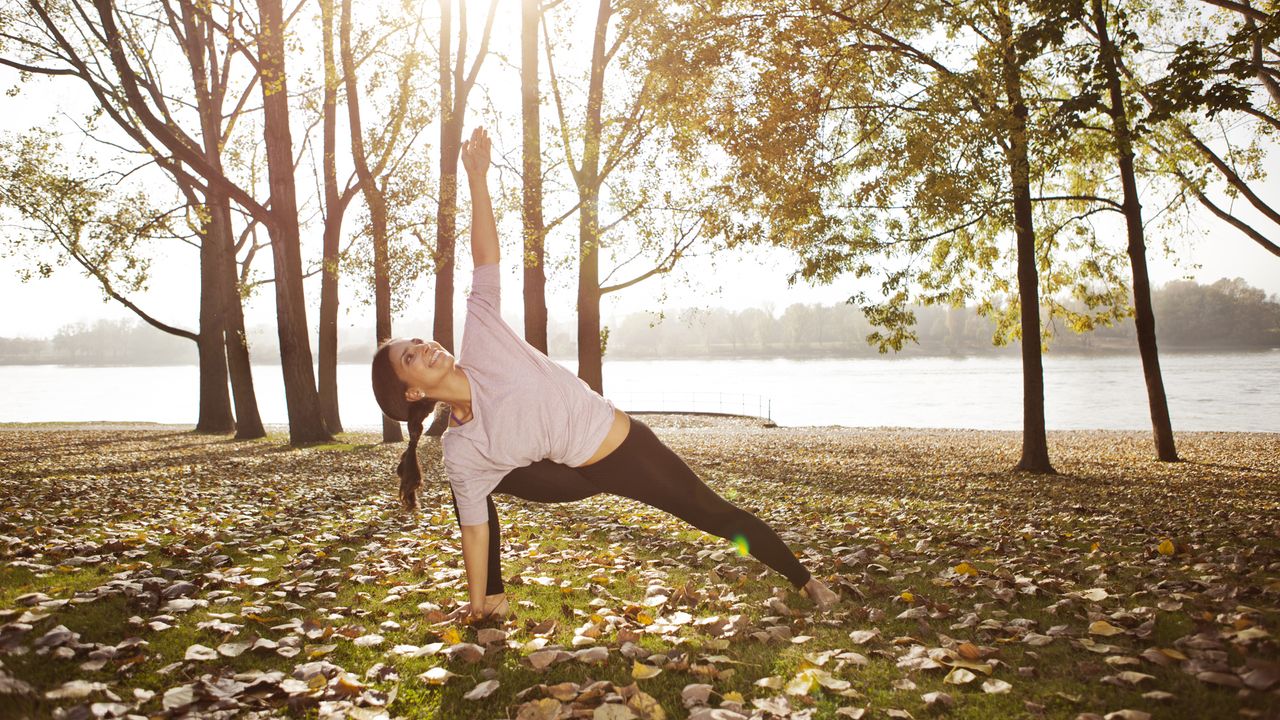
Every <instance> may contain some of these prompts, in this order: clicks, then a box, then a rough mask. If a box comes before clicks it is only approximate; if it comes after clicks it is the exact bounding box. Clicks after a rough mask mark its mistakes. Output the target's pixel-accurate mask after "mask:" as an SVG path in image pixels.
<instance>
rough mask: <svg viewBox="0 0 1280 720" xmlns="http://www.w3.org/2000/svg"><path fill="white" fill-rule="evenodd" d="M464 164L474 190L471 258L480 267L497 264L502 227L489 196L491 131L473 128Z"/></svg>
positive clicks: (464, 154) (469, 182) (468, 181)
mask: <svg viewBox="0 0 1280 720" xmlns="http://www.w3.org/2000/svg"><path fill="white" fill-rule="evenodd" d="M462 166H463V167H465V168H466V169H467V185H468V186H469V187H470V189H471V259H472V261H473V262H474V263H475V265H476V266H477V267H479V266H480V265H488V264H490V263H496V262H498V256H499V250H498V228H497V227H496V226H495V225H494V222H493V202H492V201H491V200H490V199H489V178H488V173H489V133H487V132H485V131H484V129H483V128H476V129H475V130H473V131H471V139H470V140H466V141H464V142H463V143H462Z"/></svg>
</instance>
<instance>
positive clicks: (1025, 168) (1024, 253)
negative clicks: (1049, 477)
mask: <svg viewBox="0 0 1280 720" xmlns="http://www.w3.org/2000/svg"><path fill="white" fill-rule="evenodd" d="M999 20H1000V31H1001V40H1002V41H1003V45H1004V47H1003V52H1002V56H1001V76H1002V80H1003V84H1004V90H1005V95H1006V99H1007V101H1008V103H1009V111H1010V117H1009V123H1010V126H1009V135H1008V158H1009V172H1010V179H1011V181H1012V190H1013V212H1014V224H1015V235H1016V237H1017V253H1018V302H1019V306H1020V307H1019V309H1020V315H1021V317H1020V321H1021V330H1022V457H1021V459H1019V460H1018V464H1017V465H1016V466H1015V468H1014V469H1016V470H1026V471H1029V472H1035V473H1053V472H1055V471H1054V469H1053V465H1052V464H1050V462H1049V442H1048V437H1047V436H1046V434H1045V423H1044V365H1043V363H1042V358H1041V352H1042V348H1041V343H1040V285H1039V283H1040V279H1039V273H1038V272H1037V269H1036V234H1035V225H1034V221H1033V219H1032V210H1031V164H1030V160H1029V158H1028V153H1027V105H1026V102H1025V100H1024V99H1023V96H1022V68H1021V65H1020V61H1019V59H1018V56H1017V51H1016V48H1015V47H1014V44H1013V38H1012V27H1011V26H1012V21H1011V20H1010V19H1009V16H1008V14H1007V13H1006V12H1005V11H1004V9H1003V8H1002V9H1001V16H1000V18H999Z"/></svg>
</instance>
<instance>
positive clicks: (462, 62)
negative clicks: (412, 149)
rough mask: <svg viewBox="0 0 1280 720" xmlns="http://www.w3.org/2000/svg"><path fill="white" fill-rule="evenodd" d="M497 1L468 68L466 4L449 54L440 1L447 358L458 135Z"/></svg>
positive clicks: (449, 24) (440, 246) (439, 283)
mask: <svg viewBox="0 0 1280 720" xmlns="http://www.w3.org/2000/svg"><path fill="white" fill-rule="evenodd" d="M497 10H498V0H491V1H490V3H489V12H488V15H487V16H486V17H485V23H484V31H483V32H482V33H481V36H480V47H479V49H477V50H476V55H475V57H474V58H472V60H471V67H470V69H468V68H467V61H466V56H467V3H466V2H464V1H463V0H458V49H457V53H456V54H455V53H453V51H452V48H453V42H454V40H453V0H440V74H439V83H440V186H439V189H438V192H439V196H438V197H439V203H438V205H437V209H436V245H435V252H434V257H433V259H434V263H433V265H434V267H435V273H436V279H435V295H436V297H435V320H434V328H433V335H432V337H433V339H434V340H435V341H436V342H438V343H440V344H441V345H443V346H444V347H445V349H446V350H448V351H449V352H454V345H453V293H454V283H453V261H454V255H455V249H454V248H455V244H456V241H457V237H458V153H459V152H460V151H461V149H462V129H463V123H464V122H465V120H466V111H467V98H468V97H469V96H470V95H471V89H472V88H473V87H475V84H476V77H477V76H478V75H479V74H480V67H481V66H482V65H483V64H484V61H485V58H486V57H487V56H488V54H489V37H490V34H491V33H492V31H493V18H494V15H495V13H496V12H497ZM447 425H448V416H447V415H444V414H440V415H437V416H436V418H435V420H434V421H433V422H432V423H431V427H429V428H428V429H427V434H428V435H433V436H438V435H441V434H443V433H444V430H445V427H446V426H447Z"/></svg>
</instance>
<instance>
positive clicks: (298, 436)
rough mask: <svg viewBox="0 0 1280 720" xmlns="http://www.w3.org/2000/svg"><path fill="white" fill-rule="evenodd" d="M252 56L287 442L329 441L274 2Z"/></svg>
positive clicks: (263, 6) (264, 1)
mask: <svg viewBox="0 0 1280 720" xmlns="http://www.w3.org/2000/svg"><path fill="white" fill-rule="evenodd" d="M258 11H259V16H260V23H259V28H260V29H259V35H258V57H259V65H260V70H259V72H261V74H262V79H261V85H262V101H263V124H264V138H263V139H264V145H265V146H266V153H267V175H268V179H269V184H270V187H271V220H272V223H271V227H270V228H269V229H270V232H271V258H272V261H273V263H274V268H275V283H274V285H275V291H276V326H277V331H278V334H279V337H280V370H281V372H282V373H283V375H284V394H285V405H286V407H287V409H288V414H289V441H290V443H292V444H294V445H298V444H302V443H310V442H321V441H325V440H331V439H332V436H331V435H330V434H329V432H328V430H326V429H325V425H324V416H323V414H322V413H321V410H320V398H319V396H318V394H317V393H316V380H315V371H314V369H313V368H312V364H311V363H312V360H311V346H310V344H309V342H308V338H307V335H308V333H307V308H306V302H305V297H304V295H303V291H302V251H301V248H300V238H299V228H298V201H297V196H296V188H295V185H294V177H293V138H292V134H291V133H290V130H289V93H288V83H287V82H286V75H285V62H284V58H285V55H284V52H285V51H284V17H283V11H282V9H281V6H280V0H259V3H258Z"/></svg>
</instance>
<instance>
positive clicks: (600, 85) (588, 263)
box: [577, 0, 613, 393]
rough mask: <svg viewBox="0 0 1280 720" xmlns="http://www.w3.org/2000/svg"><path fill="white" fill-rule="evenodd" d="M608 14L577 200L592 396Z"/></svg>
mask: <svg viewBox="0 0 1280 720" xmlns="http://www.w3.org/2000/svg"><path fill="white" fill-rule="evenodd" d="M612 13H613V8H612V4H611V2H610V0H600V6H599V10H598V13H597V15H596V29H595V38H594V42H593V44H592V49H591V78H590V81H589V84H588V87H587V118H586V127H585V131H584V139H583V149H582V168H581V170H580V172H579V176H578V178H577V182H578V197H579V199H580V200H581V205H580V207H579V208H578V213H579V214H578V253H579V254H578V377H579V378H582V381H583V382H585V383H586V384H587V385H588V386H589V387H590V388H591V389H592V390H595V391H596V392H598V393H603V392H604V368H603V365H604V352H603V348H601V337H600V140H601V134H602V123H601V117H600V116H601V112H602V108H603V105H604V69H605V63H606V62H607V59H606V58H605V48H604V46H605V36H606V35H607V34H608V31H609V17H610V15H612Z"/></svg>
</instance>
